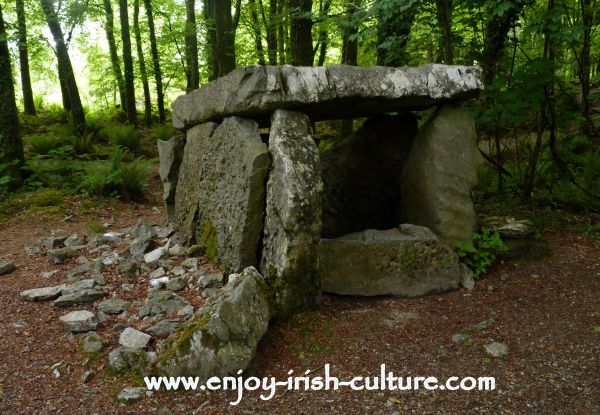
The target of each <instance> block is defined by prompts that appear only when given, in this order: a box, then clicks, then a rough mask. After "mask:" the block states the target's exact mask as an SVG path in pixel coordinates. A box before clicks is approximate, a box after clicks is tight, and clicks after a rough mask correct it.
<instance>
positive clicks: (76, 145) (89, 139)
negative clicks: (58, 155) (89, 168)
mask: <svg viewBox="0 0 600 415" xmlns="http://www.w3.org/2000/svg"><path fill="white" fill-rule="evenodd" d="M93 138H94V134H93V133H91V132H90V133H87V134H84V135H83V136H82V137H77V136H74V135H73V136H71V137H69V144H70V145H71V147H73V150H74V151H75V153H77V154H91V153H93V152H94V145H93Z"/></svg>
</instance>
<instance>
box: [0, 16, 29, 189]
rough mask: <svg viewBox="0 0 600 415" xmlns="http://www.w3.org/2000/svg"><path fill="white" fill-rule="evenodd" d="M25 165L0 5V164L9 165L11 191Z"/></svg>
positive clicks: (16, 184) (21, 181)
mask: <svg viewBox="0 0 600 415" xmlns="http://www.w3.org/2000/svg"><path fill="white" fill-rule="evenodd" d="M24 163H25V157H24V156H23V142H22V141H21V134H20V132H19V112H18V110H17V103H16V101H15V90H14V86H13V76H12V65H11V62H10V52H9V50H8V42H7V40H6V28H5V27H4V17H3V16H2V6H1V5H0V164H10V167H9V168H8V170H7V171H4V172H2V174H5V173H7V174H8V175H9V181H8V183H7V184H8V187H9V188H11V189H13V188H17V187H19V186H21V185H22V184H23V177H22V175H21V170H20V169H19V168H20V167H21V166H22V165H23V164H24Z"/></svg>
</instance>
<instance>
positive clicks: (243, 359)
mask: <svg viewBox="0 0 600 415" xmlns="http://www.w3.org/2000/svg"><path fill="white" fill-rule="evenodd" d="M268 292H269V289H268V287H267V285H266V284H265V282H264V280H263V279H262V277H261V276H260V274H259V273H258V272H257V271H256V269H255V268H253V267H249V268H246V269H245V270H244V271H243V272H242V273H241V274H240V275H239V277H238V278H237V279H236V280H235V281H232V282H230V283H229V284H227V285H226V286H225V287H224V288H223V290H222V294H221V295H220V296H219V297H217V298H216V299H215V300H213V301H212V302H210V303H208V304H206V305H205V306H203V307H202V308H200V309H199V310H198V311H197V312H196V314H195V315H194V316H193V317H192V318H191V319H190V320H188V321H187V322H186V323H185V324H184V325H182V326H181V327H179V328H178V329H177V331H176V332H175V333H174V334H172V335H171V336H169V337H168V338H167V339H166V340H165V342H164V343H163V344H162V345H161V347H160V349H159V355H158V359H157V363H156V367H157V369H158V372H159V373H161V374H163V375H167V376H198V377H199V378H200V379H201V381H202V382H205V381H206V380H207V379H208V378H210V377H212V376H218V377H224V376H227V375H237V371H238V370H240V369H242V370H244V369H246V368H247V367H248V365H249V364H250V361H251V360H252V358H253V357H254V353H255V351H256V346H257V345H258V342H259V341H260V339H261V338H262V337H263V336H264V334H265V333H266V332H267V328H268V325H269V320H270V303H269V294H268Z"/></svg>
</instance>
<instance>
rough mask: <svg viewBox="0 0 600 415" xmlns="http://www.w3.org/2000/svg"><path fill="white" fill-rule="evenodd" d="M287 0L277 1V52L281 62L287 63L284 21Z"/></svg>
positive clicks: (282, 63)
mask: <svg viewBox="0 0 600 415" xmlns="http://www.w3.org/2000/svg"><path fill="white" fill-rule="evenodd" d="M285 1H286V0H279V1H278V2H277V52H278V53H279V64H280V65H285V63H286V62H287V61H286V58H285V38H286V29H285V21H284V5H285Z"/></svg>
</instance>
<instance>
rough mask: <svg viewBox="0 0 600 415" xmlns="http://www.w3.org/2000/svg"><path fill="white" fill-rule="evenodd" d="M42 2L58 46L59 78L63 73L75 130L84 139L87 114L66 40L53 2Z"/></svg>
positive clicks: (47, 0)
mask: <svg viewBox="0 0 600 415" xmlns="http://www.w3.org/2000/svg"><path fill="white" fill-rule="evenodd" d="M40 1H41V4H42V10H43V11H44V14H45V16H46V21H47V22H48V27H49V29H50V32H51V33H52V37H53V38H54V43H55V44H56V57H57V59H58V61H59V62H60V63H59V67H60V68H59V76H60V72H62V75H63V77H64V82H65V85H66V88H67V90H68V91H69V92H68V95H69V103H70V107H71V117H72V121H73V129H74V131H75V133H76V134H77V135H78V136H79V137H82V136H83V135H84V134H85V113H84V112H83V105H82V104H81V97H80V96H79V88H77V81H76V80H75V74H74V73H73V66H72V65H71V58H69V51H68V50H67V45H66V43H65V38H64V35H63V32H62V29H61V27H60V23H59V21H58V16H57V15H56V11H55V10H54V6H53V4H52V0H40Z"/></svg>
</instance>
